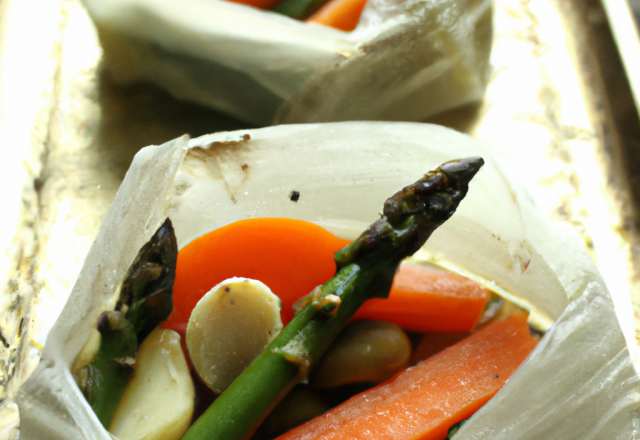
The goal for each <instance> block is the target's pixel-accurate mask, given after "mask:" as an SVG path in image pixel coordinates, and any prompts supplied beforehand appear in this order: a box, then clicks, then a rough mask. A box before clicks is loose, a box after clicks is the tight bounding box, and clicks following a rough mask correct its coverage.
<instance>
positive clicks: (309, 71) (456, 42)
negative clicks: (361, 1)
mask: <svg viewBox="0 0 640 440" xmlns="http://www.w3.org/2000/svg"><path fill="white" fill-rule="evenodd" d="M84 2H85V5H86V6H87V9H88V10H89V13H90V14H91V16H92V18H93V20H94V22H95V23H96V25H97V27H98V31H99V34H100V40H101V44H102V46H103V48H104V55H105V60H106V63H105V64H106V66H107V68H108V69H109V70H110V72H111V74H112V75H113V77H114V78H115V79H116V80H117V81H119V82H122V83H129V82H133V81H139V80H145V81H151V82H153V83H155V84H158V85H160V86H162V87H163V88H165V89H167V90H168V91H169V92H170V93H172V94H173V95H174V96H176V97H178V98H182V99H187V100H191V101H196V102H199V103H201V104H204V105H207V106H211V107H213V108H216V109H218V110H221V111H223V112H225V113H229V114H231V115H233V116H235V117H237V118H239V119H242V120H244V121H247V122H249V123H251V124H255V125H269V124H271V123H290V122H324V121H342V120H354V119H357V120H363V119H375V120H383V119H384V120H412V121H420V120H424V119H425V118H427V117H428V116H430V115H433V114H435V113H438V112H441V111H444V110H447V109H450V108H453V107H455V106H459V105H462V104H465V103H469V102H472V101H477V100H479V99H480V98H481V97H482V95H483V93H484V89H485V86H486V83H487V80H488V73H489V65H488V59H489V51H490V47H491V1H490V0H457V1H451V0H407V1H398V0H371V1H370V2H369V4H368V5H367V7H366V8H365V11H364V13H363V16H362V18H361V21H360V23H359V25H358V27H357V28H356V30H355V31H353V32H351V33H346V32H342V31H338V30H335V29H332V28H328V27H325V26H321V25H315V24H305V23H303V22H300V21H297V20H293V19H290V18H288V17H285V16H281V15H278V14H275V13H271V12H268V11H262V10H258V9H255V8H252V7H248V6H244V5H239V4H235V3H230V2H227V1H223V0H182V1H175V0H84Z"/></svg>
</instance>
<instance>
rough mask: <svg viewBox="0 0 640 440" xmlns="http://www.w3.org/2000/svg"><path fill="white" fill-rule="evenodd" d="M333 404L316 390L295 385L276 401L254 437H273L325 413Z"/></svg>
mask: <svg viewBox="0 0 640 440" xmlns="http://www.w3.org/2000/svg"><path fill="white" fill-rule="evenodd" d="M333 406H335V405H331V402H330V400H329V399H327V398H324V397H322V396H320V395H319V394H318V392H317V390H312V389H309V387H308V386H305V385H297V386H295V387H294V388H293V389H292V390H291V392H290V393H289V394H287V395H286V396H285V397H284V398H283V399H282V401H280V403H278V405H277V406H276V407H275V408H274V409H273V412H271V414H269V416H268V417H267V418H266V419H265V421H264V423H262V425H260V428H259V429H258V431H257V432H256V434H255V437H257V438H258V439H263V438H266V439H273V438H274V437H276V436H278V435H280V434H282V433H284V432H287V431H288V430H290V429H292V428H295V427H296V426H299V425H302V424H303V423H304V422H308V421H309V420H311V419H313V418H314V417H317V416H319V415H321V414H324V413H326V412H327V411H329V410H330V409H331V408H332V407H333ZM252 439H253V437H252Z"/></svg>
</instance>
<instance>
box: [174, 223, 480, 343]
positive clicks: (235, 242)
mask: <svg viewBox="0 0 640 440" xmlns="http://www.w3.org/2000/svg"><path fill="white" fill-rule="evenodd" d="M348 243H349V242H348V241H347V240H343V239H340V238H337V237H336V236H335V235H333V234H332V233H330V232H328V231H327V230H325V229H323V228H321V227H320V226H317V225H315V224H313V223H309V222H305V221H302V220H295V219H289V218H255V219H249V220H242V221H238V222H234V223H231V224H229V225H226V226H223V227H222V228H219V229H216V230H214V231H212V232H209V233H208V234H205V235H203V236H201V237H198V238H197V239H195V240H193V241H192V242H191V243H189V244H188V245H186V246H185V247H184V248H183V249H181V250H180V253H179V254H178V265H177V268H176V281H175V286H174V295H173V297H174V309H173V312H172V313H171V316H170V317H169V319H168V320H167V321H166V322H165V323H164V324H163V326H164V327H166V328H170V329H172V330H175V331H177V332H178V333H180V334H181V335H183V336H184V335H185V330H186V327H187V322H188V319H189V316H190V314H191V311H192V310H193V308H194V307H195V305H196V303H197V302H198V301H199V300H200V298H202V296H203V295H204V294H205V293H206V292H208V291H209V290H210V289H211V288H212V287H213V286H215V285H216V284H218V283H221V282H222V281H224V280H225V279H228V278H232V277H246V278H251V279H256V280H260V281H262V282H263V283H265V284H266V285H267V286H269V288H270V289H271V290H272V291H273V293H274V294H275V295H277V296H278V297H279V298H280V299H281V300H282V311H281V317H282V322H283V324H287V323H288V322H289V321H290V320H291V318H292V317H293V310H292V306H293V304H294V303H295V302H296V301H297V300H298V299H300V298H301V297H302V296H304V295H306V294H307V293H309V292H310V291H311V290H313V288H315V287H316V286H318V285H320V284H323V283H325V282H327V281H328V280H329V279H330V278H331V277H332V276H333V274H334V273H335V270H336V266H335V262H334V260H333V254H334V253H335V252H336V251H338V250H339V249H342V248H343V247H344V246H346V245H347V244H348ZM212 256H216V258H213V257H212ZM487 298H488V292H487V290H486V289H485V288H484V287H482V286H480V285H479V284H477V283H475V282H474V281H471V280H469V279H467V278H464V277H462V276H460V275H456V274H453V273H446V272H441V271H436V270H433V269H428V268H423V267H421V266H415V265H404V264H403V265H401V266H400V269H399V270H398V272H397V273H396V279H395V280H394V284H393V287H392V289H391V293H390V294H389V298H387V299H385V300H376V299H373V300H369V301H367V302H366V303H365V305H364V306H363V307H362V308H361V310H360V311H358V313H357V314H356V317H358V318H360V319H371V320H384V321H389V322H394V323H395V324H398V325H400V326H401V327H403V328H406V329H408V330H414V331H420V332H427V331H436V332H463V331H469V330H471V329H472V328H473V326H474V325H475V324H476V322H477V321H478V319H479V316H480V315H481V314H482V311H483V309H484V307H485V304H486V301H487Z"/></svg>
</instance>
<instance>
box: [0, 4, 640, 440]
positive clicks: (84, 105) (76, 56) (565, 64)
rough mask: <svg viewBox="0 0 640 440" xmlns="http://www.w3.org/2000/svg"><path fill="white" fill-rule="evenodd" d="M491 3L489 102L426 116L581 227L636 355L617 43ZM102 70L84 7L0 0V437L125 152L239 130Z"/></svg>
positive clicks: (573, 11) (571, 21)
mask: <svg viewBox="0 0 640 440" xmlns="http://www.w3.org/2000/svg"><path fill="white" fill-rule="evenodd" d="M494 10H495V12H494V13H495V17H494V19H495V20H494V23H495V30H494V46H493V52H492V55H491V65H492V79H491V82H490V85H489V88H488V91H487V94H486V97H485V99H484V101H483V102H482V103H480V104H478V105H475V106H470V107H466V108H463V109H458V110H455V111H451V112H448V113H447V114H443V115H440V116H438V117H436V118H434V119H433V120H432V121H431V122H436V123H440V124H443V125H447V126H450V127H453V128H455V129H457V130H460V131H464V132H467V133H470V134H471V135H473V136H475V137H477V138H480V139H482V140H485V141H487V142H489V143H491V144H493V145H494V146H495V147H496V148H497V149H498V150H499V152H500V154H501V155H503V159H504V161H506V162H507V163H508V164H509V165H510V167H511V168H512V170H513V172H512V174H514V175H518V176H519V177H520V180H521V182H522V183H524V185H525V186H526V187H527V188H528V189H529V191H530V192H531V194H532V196H533V198H534V200H535V203H536V204H537V205H538V208H539V210H540V211H541V212H542V213H543V215H545V216H548V217H549V218H552V219H556V220H562V221H564V222H565V224H566V225H567V227H570V228H574V229H575V230H577V231H578V232H579V233H580V234H581V236H582V237H583V238H584V243H585V246H586V247H587V248H588V249H589V250H590V254H591V256H592V257H593V259H594V261H595V262H596V264H597V265H598V267H599V269H600V271H601V273H602V275H603V278H604V279H605V282H606V283H607V286H608V289H609V291H610V292H611V295H612V297H613V300H614V305H615V307H616V313H617V315H618V318H619V320H620V322H621V324H622V327H623V329H624V330H625V337H626V339H627V342H628V344H629V345H630V346H633V347H635V345H636V336H637V334H638V329H639V328H640V326H639V322H640V319H638V318H639V317H640V313H638V310H640V278H639V277H638V273H637V268H638V263H637V260H635V259H634V249H637V248H638V245H637V243H638V241H637V230H638V228H637V221H636V218H637V216H636V211H635V209H636V205H635V200H637V199H636V197H635V192H634V190H633V188H634V185H633V183H634V180H633V176H629V168H630V166H631V165H630V164H634V163H636V162H634V160H635V159H634V156H633V155H630V153H629V149H628V147H629V146H634V145H637V144H635V143H634V142H635V141H636V140H637V139H640V138H634V137H633V136H631V137H629V136H625V133H624V132H623V131H621V130H622V129H621V127H623V128H625V129H627V130H635V127H636V126H634V125H633V123H624V124H623V123H621V121H627V120H626V119H624V118H623V116H624V115H623V116H621V112H623V111H624V110H628V108H629V107H628V106H625V105H623V104H624V103H625V102H627V101H628V99H629V97H628V96H627V97H626V99H627V101H625V95H624V90H622V91H621V92H620V93H621V95H620V98H619V99H613V98H610V97H609V95H608V92H609V91H610V90H608V89H607V87H606V84H609V83H605V80H607V79H610V78H611V77H613V79H616V80H617V79H620V78H621V77H620V75H623V70H621V69H620V70H615V69H614V67H615V59H613V61H611V62H608V61H607V60H608V58H606V56H605V57H603V55H602V53H607V52H608V53H609V54H610V56H613V57H615V47H613V48H612V47H609V50H608V51H607V50H604V51H603V50H602V49H603V47H604V48H605V49H606V47H605V46H603V45H604V44H605V43H606V41H608V40H606V38H607V37H606V35H605V36H603V34H601V32H607V24H606V23H607V21H606V15H605V13H604V10H603V9H602V7H601V6H600V4H599V2H597V1H591V0H588V1H585V2H582V1H579V0H573V1H568V2H565V1H561V0H495V1H494ZM608 38H609V39H610V37H608ZM594 41H595V42H597V44H593V42H594ZM101 62H102V52H101V49H100V45H99V42H98V39H97V35H96V31H95V28H94V26H93V24H92V23H91V21H90V19H89V17H88V15H87V13H86V11H85V10H84V8H83V7H82V5H81V4H80V2H79V0H21V1H18V0H0V157H1V158H2V159H1V160H0V176H2V177H0V179H2V192H1V193H0V194H1V200H2V204H3V209H2V213H3V215H2V216H1V217H2V220H0V221H1V222H2V223H1V224H0V225H1V226H2V227H1V228H0V249H1V250H2V255H0V283H1V284H0V286H1V287H0V399H1V400H2V403H1V404H0V438H4V437H6V438H12V436H15V433H16V432H17V426H18V423H19V422H18V413H17V409H16V407H15V405H14V403H13V398H14V396H15V393H16V392H17V389H18V388H19V386H20V385H21V384H22V383H23V382H24V381H25V380H26V378H27V377H28V375H29V374H30V373H31V372H32V371H33V369H34V368H35V366H36V365H37V363H38V360H39V354H40V350H41V348H42V345H43V344H44V341H45V339H46V335H47V333H48V331H49V329H50V328H51V326H52V325H53V322H54V321H55V319H56V318H57V316H58V314H59V313H60V311H61V309H62V306H63V305H64V302H65V300H66V298H67V297H68V295H69V293H70V291H71V288H72V286H73V284H74V282H75V279H76V277H77V275H78V273H79V271H80V268H81V267H82V264H83V261H84V258H85V256H86V254H87V252H88V250H89V248H90V246H91V244H92V242H93V240H94V237H95V235H96V233H97V231H98V228H99V225H100V224H101V222H102V219H103V217H104V215H105V214H106V212H107V210H108V207H109V205H110V203H111V201H112V200H113V198H114V197H115V193H116V192H117V189H118V188H119V185H120V183H121V181H122V178H123V176H124V173H125V172H126V170H127V168H128V166H129V164H130V162H131V160H132V157H133V155H134V154H135V153H136V152H137V151H138V150H139V149H140V148H142V147H144V146H146V145H151V144H161V143H163V142H165V141H167V140H169V139H172V138H175V137H177V136H179V135H181V134H183V133H189V134H191V135H192V136H198V135H202V134H205V133H212V132H215V131H219V130H233V129H239V128H244V126H243V125H244V124H242V123H241V122H238V121H236V120H234V119H232V118H230V117H227V116H225V115H222V114H219V113H216V112H214V111H212V110H209V109H206V108H203V107H199V106H197V105H193V104H188V103H184V102H179V101H176V100H174V99H173V98H171V97H169V96H168V95H167V94H165V93H164V92H162V91H160V90H158V89H157V88H155V87H153V86H148V85H144V84H141V85H134V86H130V87H126V88H121V87H118V86H116V85H115V84H113V82H112V81H111V80H110V78H109V77H108V76H106V75H105V74H103V73H102V69H101ZM615 75H618V76H617V77H616V76H615ZM630 108H632V109H633V110H635V108H634V107H633V104H631V107H630ZM626 115H628V112H627V113H626ZM636 116H637V114H636ZM634 133H636V132H634ZM629 158H631V159H629ZM627 159H629V160H627ZM633 306H635V309H636V319H635V320H634V315H633ZM634 331H635V334H634ZM636 365H640V364H639V363H637V362H636Z"/></svg>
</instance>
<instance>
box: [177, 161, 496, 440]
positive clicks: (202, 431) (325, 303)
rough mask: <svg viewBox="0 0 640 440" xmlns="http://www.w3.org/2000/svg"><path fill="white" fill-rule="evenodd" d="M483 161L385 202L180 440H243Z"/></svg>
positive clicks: (447, 209)
mask: <svg viewBox="0 0 640 440" xmlns="http://www.w3.org/2000/svg"><path fill="white" fill-rule="evenodd" d="M483 163H484V161H483V160H482V159H481V158H469V159H461V160H456V161H451V162H447V163H445V164H443V165H442V166H440V168H438V169H436V170H435V171H431V172H429V173H428V174H426V175H425V176H424V177H423V178H422V179H421V180H419V181H418V182H416V183H414V184H413V185H410V186H408V187H406V188H404V189H402V190H401V191H399V192H398V193H396V194H395V195H394V196H393V197H391V198H390V199H388V200H387V201H386V202H385V204H384V211H383V215H382V217H381V218H380V219H379V220H378V221H376V222H375V223H373V224H372V225H371V226H370V227H369V228H368V229H367V230H366V231H365V232H364V233H363V234H362V235H361V236H360V237H359V238H358V239H357V240H356V241H354V242H353V243H352V244H350V245H348V246H347V247H345V248H344V249H342V250H341V251H338V252H337V253H336V254H335V260H336V264H337V268H338V270H337V272H336V275H335V276H334V277H333V278H332V279H331V280H329V281H328V282H327V283H326V284H324V285H323V286H321V287H320V288H317V289H316V290H315V291H314V292H312V293H311V294H310V295H309V297H308V298H307V301H306V302H307V304H306V305H305V306H304V307H303V308H302V309H301V310H300V311H299V312H298V313H297V314H296V316H295V317H294V318H293V320H291V322H290V323H289V324H288V325H287V326H286V327H285V328H284V329H283V330H282V332H281V333H280V334H279V335H278V336H277V337H276V338H275V339H274V340H273V341H272V342H271V343H270V344H269V345H268V346H267V347H266V348H265V350H264V351H263V352H262V354H260V356H258V358H256V359H255V360H254V361H253V362H252V363H251V364H250V365H249V367H248V368H247V369H246V370H245V371H244V372H243V373H242V374H241V375H240V376H239V377H238V378H237V379H236V380H235V381H234V382H233V383H232V384H231V386H230V387H229V388H228V389H227V390H226V391H225V392H224V393H222V395H221V396H220V397H219V398H218V399H217V400H216V401H215V402H214V403H213V404H212V405H211V406H210V407H209V409H208V410H207V411H206V412H205V413H204V414H203V415H202V416H201V417H200V418H199V419H198V420H197V421H196V423H195V424H194V425H193V426H192V427H191V428H190V429H189V431H187V433H186V434H185V435H184V436H183V438H182V439H183V440H205V439H216V440H241V439H245V438H247V437H248V436H250V435H251V433H252V432H253V431H254V430H255V428H256V427H257V426H258V425H259V423H260V422H261V421H262V420H263V419H264V417H266V415H267V414H268V413H269V412H270V410H271V409H272V408H273V407H274V406H275V405H276V403H277V402H278V401H279V400H280V399H281V398H282V397H283V396H284V395H285V394H286V393H287V392H288V391H289V390H290V389H291V388H292V387H293V386H294V385H295V384H297V383H298V382H300V381H303V380H305V379H306V377H307V375H308V372H309V369H310V368H311V367H312V366H313V364H314V363H315V362H317V361H318V359H319V358H320V357H321V356H322V354H323V353H324V352H325V350H326V349H327V348H328V347H329V345H330V344H331V342H332V341H333V340H334V339H335V338H336V336H337V335H338V333H339V332H340V330H341V329H342V328H343V327H344V326H345V325H346V323H347V322H348V321H349V319H350V318H351V317H352V316H353V314H354V313H355V312H356V311H357V310H358V308H359V307H360V306H361V305H362V304H363V303H364V302H365V301H366V300H367V299H370V298H373V297H378V298H383V297H386V296H387V295H388V293H389V290H390V288H391V283H392V281H393V276H394V275H395V272H396V270H397V267H398V265H399V264H400V262H401V261H402V259H403V258H405V257H407V256H409V255H412V254H413V253H414V252H416V251H417V250H418V249H420V247H422V245H423V244H424V243H425V241H426V240H427V238H429V236H430V235H431V233H432V232H433V231H434V230H435V229H436V228H437V227H438V226H440V225H441V224H442V223H443V222H444V221H446V220H447V219H448V218H449V217H451V215H452V214H453V213H454V212H455V210H456V208H457V207H458V204H459V203H460V201H461V200H462V199H463V198H464V196H465V195H466V193H467V190H468V184H469V181H470V180H471V179H472V177H473V176H474V175H475V174H476V173H477V172H478V170H479V169H480V167H481V166H482V165H483Z"/></svg>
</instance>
